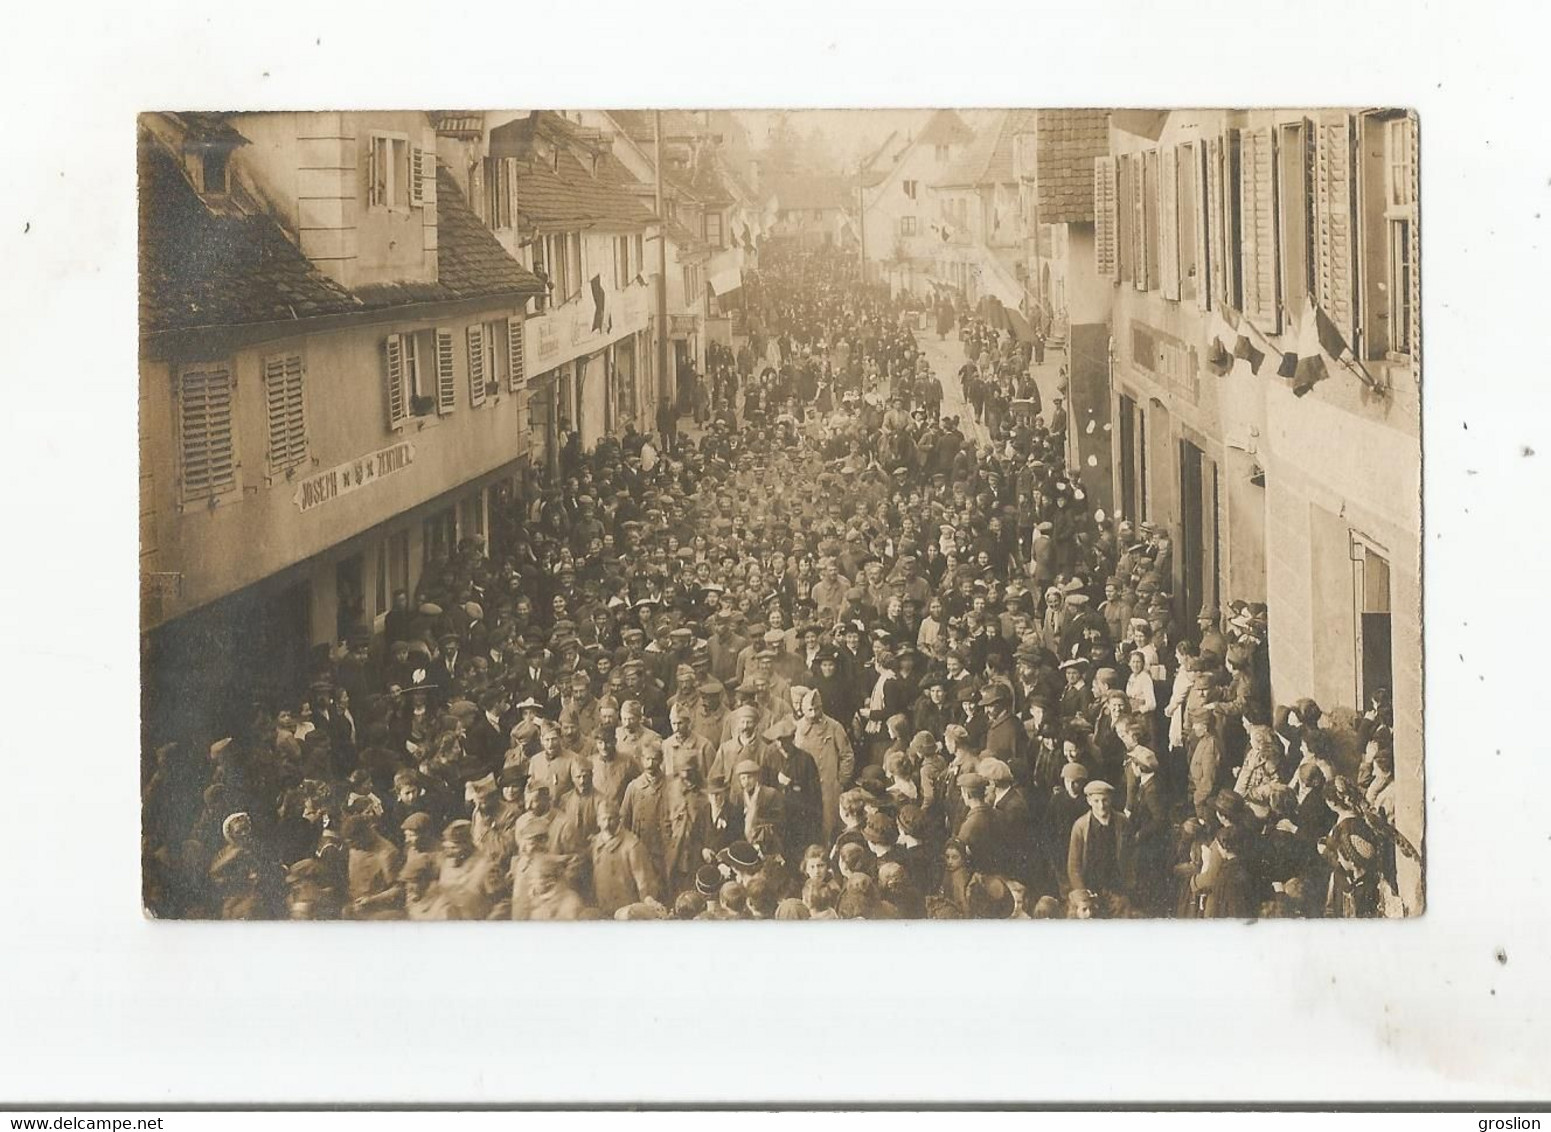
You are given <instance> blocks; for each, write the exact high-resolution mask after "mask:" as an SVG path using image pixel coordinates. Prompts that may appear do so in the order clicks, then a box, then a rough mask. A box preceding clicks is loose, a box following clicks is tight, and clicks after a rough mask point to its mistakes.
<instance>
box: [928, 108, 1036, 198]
mask: <svg viewBox="0 0 1551 1132" xmlns="http://www.w3.org/2000/svg"><path fill="white" fill-rule="evenodd" d="M1015 125H1016V122H1015V120H1014V118H1013V112H1012V111H1010V110H1003V111H999V112H998V113H997V116H996V118H995V120H994V121H993V122H992V123H991V124H990V125H989V126H988V127H987V128H986V129H984V130H982V131H981V132H980V134H979V136H978V137H976V138H975V141H974V144H973V145H971V146H970V147H969V152H967V153H966V154H965V155H964V156H963V158H962V159H960V160H959V162H958V163H957V164H955V165H953V166H952V167H950V168H949V170H948V171H947V172H946V173H945V174H943V176H942V177H941V178H939V179H938V180H937V181H935V182H933V185H934V187H936V188H960V187H964V186H968V185H997V184H1008V183H1010V182H1012V181H1013V180H1014V179H1015V178H1014V177H1013V168H1012V146H1013V134H1014V132H1015V130H1014V126H1015Z"/></svg>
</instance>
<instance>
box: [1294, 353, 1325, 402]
mask: <svg viewBox="0 0 1551 1132" xmlns="http://www.w3.org/2000/svg"><path fill="white" fill-rule="evenodd" d="M1329 376H1330V370H1329V369H1327V368H1326V366H1325V359H1324V358H1322V357H1320V356H1319V355H1318V354H1311V355H1309V356H1308V357H1306V358H1299V359H1298V368H1297V369H1296V370H1294V372H1293V396H1294V397H1302V396H1303V395H1304V394H1306V393H1308V391H1309V390H1311V389H1313V388H1314V387H1315V386H1316V385H1318V384H1319V383H1320V382H1322V381H1324V380H1325V379H1326V378H1327V377H1329Z"/></svg>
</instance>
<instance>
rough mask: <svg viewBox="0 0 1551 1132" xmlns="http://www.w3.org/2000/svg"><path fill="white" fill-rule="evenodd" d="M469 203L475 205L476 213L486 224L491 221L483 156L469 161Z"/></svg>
mask: <svg viewBox="0 0 1551 1132" xmlns="http://www.w3.org/2000/svg"><path fill="white" fill-rule="evenodd" d="M469 204H470V205H471V206H473V209H474V215H475V216H477V217H479V219H480V220H481V221H483V222H484V223H486V224H489V223H490V217H489V215H488V212H489V210H488V209H487V208H486V201H485V162H484V159H483V158H475V159H474V160H473V161H472V162H470V163H469Z"/></svg>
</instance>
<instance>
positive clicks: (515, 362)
mask: <svg viewBox="0 0 1551 1132" xmlns="http://www.w3.org/2000/svg"><path fill="white" fill-rule="evenodd" d="M506 381H507V385H508V387H509V388H510V389H511V391H512V392H513V393H515V392H517V391H518V390H520V389H521V388H522V387H523V386H525V385H526V384H527V383H528V366H527V355H526V354H525V352H524V349H523V320H522V318H521V317H519V316H516V315H513V316H512V317H511V318H508V319H507V320H506Z"/></svg>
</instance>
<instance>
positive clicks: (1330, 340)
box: [1314, 304, 1352, 361]
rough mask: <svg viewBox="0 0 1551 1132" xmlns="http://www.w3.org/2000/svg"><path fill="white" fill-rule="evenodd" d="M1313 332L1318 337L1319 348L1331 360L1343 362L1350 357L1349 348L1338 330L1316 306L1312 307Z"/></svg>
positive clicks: (1323, 310)
mask: <svg viewBox="0 0 1551 1132" xmlns="http://www.w3.org/2000/svg"><path fill="white" fill-rule="evenodd" d="M1314 332H1315V333H1316V334H1318V335H1319V348H1320V349H1321V350H1324V351H1325V353H1327V354H1329V355H1330V356H1331V357H1332V358H1335V359H1336V360H1337V361H1344V360H1346V359H1347V358H1348V357H1350V356H1351V352H1352V351H1351V347H1350V346H1348V345H1347V344H1346V339H1345V338H1342V337H1341V331H1340V329H1339V328H1338V327H1337V326H1336V324H1335V323H1334V322H1332V321H1331V320H1330V316H1329V315H1328V314H1326V313H1325V308H1324V307H1321V306H1319V305H1318V304H1316V305H1315V307H1314Z"/></svg>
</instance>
